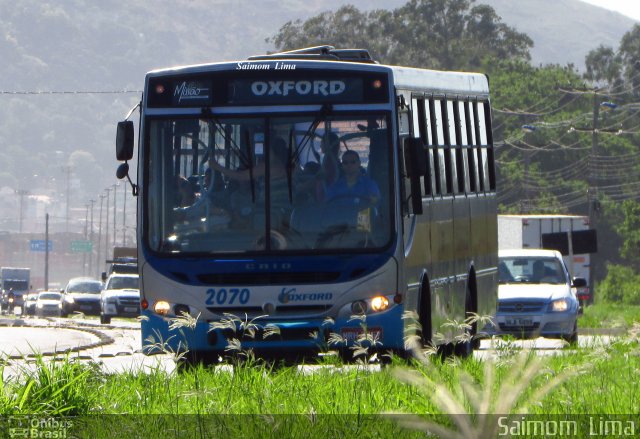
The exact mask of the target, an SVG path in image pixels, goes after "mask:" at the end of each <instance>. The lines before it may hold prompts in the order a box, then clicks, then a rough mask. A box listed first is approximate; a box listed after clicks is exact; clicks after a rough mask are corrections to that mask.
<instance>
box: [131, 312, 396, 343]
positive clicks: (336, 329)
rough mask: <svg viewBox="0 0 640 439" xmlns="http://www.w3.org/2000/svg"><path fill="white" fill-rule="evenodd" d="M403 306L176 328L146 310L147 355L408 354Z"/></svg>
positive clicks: (220, 322) (173, 322)
mask: <svg viewBox="0 0 640 439" xmlns="http://www.w3.org/2000/svg"><path fill="white" fill-rule="evenodd" d="M402 313H403V307H402V306H401V305H396V306H394V307H392V308H391V309H389V310H387V311H384V312H380V313H376V314H369V315H367V316H366V318H344V319H336V320H334V321H331V320H320V319H308V320H305V319H297V320H295V321H292V320H272V319H269V320H267V319H264V320H257V321H256V320H254V321H251V320H244V321H242V320H240V319H238V320H233V321H231V320H228V321H224V322H222V321H218V322H207V321H203V320H197V321H195V325H190V326H189V327H187V326H180V325H176V324H175V322H176V319H171V318H167V317H163V316H160V315H158V314H155V313H152V312H149V311H148V310H147V311H143V313H142V315H143V318H142V324H141V327H142V348H143V352H145V353H146V354H157V353H184V352H210V353H213V352H217V353H220V354H223V353H230V354H231V353H233V352H234V351H236V352H241V351H248V350H252V351H256V352H266V353H269V352H271V353H273V354H276V353H278V352H282V353H285V352H286V353H290V352H292V351H298V350H299V351H316V352H323V351H330V350H335V349H345V348H355V347H371V348H374V349H375V350H377V351H379V350H402V349H404V339H403V320H402Z"/></svg>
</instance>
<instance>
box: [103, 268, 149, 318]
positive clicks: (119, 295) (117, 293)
mask: <svg viewBox="0 0 640 439" xmlns="http://www.w3.org/2000/svg"><path fill="white" fill-rule="evenodd" d="M139 281H140V279H139V276H138V275H137V274H125V273H113V274H111V276H109V278H108V279H107V281H106V282H105V285H104V289H103V290H102V292H101V293H100V323H103V324H109V323H111V318H112V317H137V316H139V315H140V284H139Z"/></svg>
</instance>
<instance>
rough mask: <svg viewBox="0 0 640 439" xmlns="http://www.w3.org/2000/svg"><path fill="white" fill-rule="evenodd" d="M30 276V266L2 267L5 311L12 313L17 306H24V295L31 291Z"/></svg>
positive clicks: (0, 284)
mask: <svg viewBox="0 0 640 439" xmlns="http://www.w3.org/2000/svg"><path fill="white" fill-rule="evenodd" d="M30 276H31V269H30V268H17V267H0V289H1V290H2V299H1V300H0V304H1V308H2V312H3V313H5V312H9V313H10V312H12V311H13V309H14V308H15V307H19V308H22V304H23V303H24V297H25V296H26V295H27V294H28V293H29V286H30V285H29V282H30Z"/></svg>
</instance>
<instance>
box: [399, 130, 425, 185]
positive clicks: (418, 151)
mask: <svg viewBox="0 0 640 439" xmlns="http://www.w3.org/2000/svg"><path fill="white" fill-rule="evenodd" d="M404 148H405V150H404V151H405V153H404V157H405V169H406V170H407V175H408V176H409V178H411V177H423V176H425V175H427V154H426V153H425V148H424V144H423V143H422V139H416V138H413V137H409V138H407V139H406V140H405V141H404Z"/></svg>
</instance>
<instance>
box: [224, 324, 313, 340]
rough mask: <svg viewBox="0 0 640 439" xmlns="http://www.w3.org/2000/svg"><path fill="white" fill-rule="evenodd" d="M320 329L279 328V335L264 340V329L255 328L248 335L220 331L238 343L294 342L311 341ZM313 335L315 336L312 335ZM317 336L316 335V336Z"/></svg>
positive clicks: (245, 332) (229, 330)
mask: <svg viewBox="0 0 640 439" xmlns="http://www.w3.org/2000/svg"><path fill="white" fill-rule="evenodd" d="M319 330H320V328H317V327H304V328H282V327H281V328H280V333H278V334H272V335H269V336H267V337H266V338H265V334H264V328H257V329H256V330H255V332H253V333H249V332H248V331H244V332H242V333H236V332H234V331H233V330H232V329H224V330H222V334H223V335H224V337H225V338H226V339H227V340H228V339H231V338H235V339H238V340H240V341H263V340H267V341H268V340H274V341H296V340H312V339H314V335H316V334H318V333H319V332H318V331H319ZM314 333H315V334H314ZM316 336H317V335H316Z"/></svg>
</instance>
